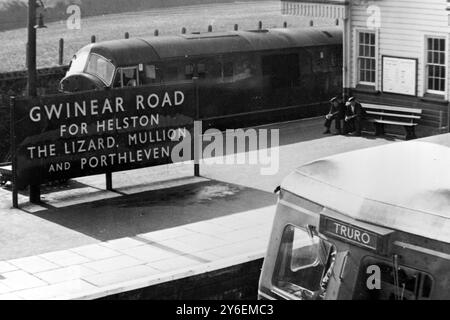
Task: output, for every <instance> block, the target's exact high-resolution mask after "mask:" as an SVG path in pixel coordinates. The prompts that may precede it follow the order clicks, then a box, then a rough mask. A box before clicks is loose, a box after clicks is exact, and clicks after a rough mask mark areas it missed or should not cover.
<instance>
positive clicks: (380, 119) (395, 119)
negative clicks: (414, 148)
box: [362, 103, 422, 140]
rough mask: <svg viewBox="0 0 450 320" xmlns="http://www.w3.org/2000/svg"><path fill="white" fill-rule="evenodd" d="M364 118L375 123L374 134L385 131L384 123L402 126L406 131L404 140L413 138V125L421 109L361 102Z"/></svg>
mask: <svg viewBox="0 0 450 320" xmlns="http://www.w3.org/2000/svg"><path fill="white" fill-rule="evenodd" d="M362 106H363V109H364V112H365V120H366V121H369V122H372V123H373V124H374V125H375V135H383V134H384V133H385V131H384V126H385V125H394V126H403V127H404V128H405V131H406V140H410V139H415V138H416V132H415V127H416V126H417V125H418V121H419V120H420V119H421V117H422V109H413V108H404V107H395V106H385V105H377V104H368V103H363V104H362Z"/></svg>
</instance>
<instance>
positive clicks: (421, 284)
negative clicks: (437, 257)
mask: <svg viewBox="0 0 450 320" xmlns="http://www.w3.org/2000/svg"><path fill="white" fill-rule="evenodd" d="M370 266H376V267H378V268H379V270H380V272H379V273H380V274H379V276H380V279H379V280H380V288H370V289H369V288H368V286H367V285H366V283H367V281H368V277H369V276H371V275H373V273H370V274H369V273H368V272H367V270H368V268H369V267H370ZM358 278H359V280H358V282H357V283H359V284H360V285H359V286H358V287H357V288H356V290H355V295H354V299H363V300H418V299H429V298H430V296H431V289H432V285H433V280H432V278H431V277H430V276H429V275H428V274H426V273H425V272H422V271H419V270H416V269H412V268H409V267H405V266H403V265H401V264H398V263H397V264H396V263H395V262H394V261H388V260H381V259H378V258H374V257H366V258H364V259H363V261H362V264H361V269H360V273H359V276H358Z"/></svg>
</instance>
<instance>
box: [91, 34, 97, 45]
mask: <svg viewBox="0 0 450 320" xmlns="http://www.w3.org/2000/svg"><path fill="white" fill-rule="evenodd" d="M96 40H97V39H96V37H95V35H92V36H91V43H95V41H96Z"/></svg>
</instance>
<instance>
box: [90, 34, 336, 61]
mask: <svg viewBox="0 0 450 320" xmlns="http://www.w3.org/2000/svg"><path fill="white" fill-rule="evenodd" d="M330 44H342V32H341V30H340V28H336V27H335V28H304V29H269V30H255V31H230V32H208V33H202V34H187V35H178V36H158V37H147V38H142V39H137V38H134V39H122V40H113V41H104V42H100V43H96V44H93V45H91V46H92V47H91V52H93V53H97V54H100V55H102V56H104V57H105V58H108V59H110V60H111V61H112V62H113V63H114V64H115V65H118V66H126V65H136V64H139V63H146V62H155V61H159V60H161V59H170V58H177V57H192V56H199V55H214V54H220V53H234V52H249V51H259V50H272V49H280V48H291V47H308V46H315V45H330Z"/></svg>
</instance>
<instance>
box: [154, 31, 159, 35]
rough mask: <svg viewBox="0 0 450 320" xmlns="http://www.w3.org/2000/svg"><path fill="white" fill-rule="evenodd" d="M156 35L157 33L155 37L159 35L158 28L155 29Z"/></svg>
mask: <svg viewBox="0 0 450 320" xmlns="http://www.w3.org/2000/svg"><path fill="white" fill-rule="evenodd" d="M154 35H155V37H157V36H159V30H158V29H156V30H155V32H154Z"/></svg>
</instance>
